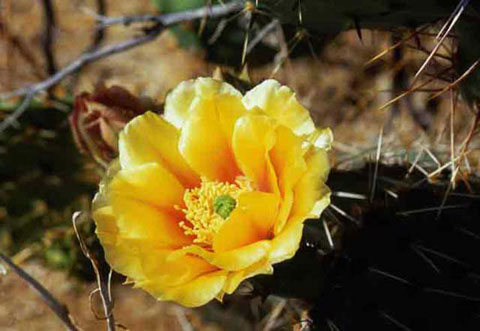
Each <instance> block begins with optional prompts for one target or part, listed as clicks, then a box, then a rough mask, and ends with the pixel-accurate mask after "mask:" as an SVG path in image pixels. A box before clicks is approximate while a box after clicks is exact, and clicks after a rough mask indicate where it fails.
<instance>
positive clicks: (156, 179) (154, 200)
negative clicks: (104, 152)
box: [108, 163, 185, 209]
mask: <svg viewBox="0 0 480 331" xmlns="http://www.w3.org/2000/svg"><path fill="white" fill-rule="evenodd" d="M108 190H109V192H110V194H115V195H121V196H123V197H125V198H130V199H133V200H139V201H143V202H145V203H148V204H152V205H154V206H157V207H159V208H162V207H163V208H164V209H165V208H167V209H172V208H173V206H174V205H182V204H183V193H184V191H185V189H184V187H183V186H182V184H181V183H180V182H179V181H178V179H177V178H176V177H175V176H174V175H173V174H172V173H170V172H169V171H168V170H166V169H165V168H164V167H163V166H161V165H160V164H158V163H146V164H143V165H141V166H137V167H135V168H127V169H123V170H120V171H119V172H118V173H117V174H116V176H115V177H114V178H113V180H112V181H111V182H110V184H109V186H108Z"/></svg>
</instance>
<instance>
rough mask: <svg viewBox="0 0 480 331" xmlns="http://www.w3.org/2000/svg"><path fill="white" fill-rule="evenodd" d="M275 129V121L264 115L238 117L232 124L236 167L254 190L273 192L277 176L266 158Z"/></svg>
mask: <svg viewBox="0 0 480 331" xmlns="http://www.w3.org/2000/svg"><path fill="white" fill-rule="evenodd" d="M275 128H276V123H275V120H273V119H272V118H270V117H268V116H265V115H261V114H248V115H245V116H242V117H241V118H239V119H238V120H237V122H236V123H235V128H234V131H233V151H234V154H235V159H236V160H237V163H238V166H239V167H240V169H241V170H242V172H243V173H244V174H245V175H246V176H247V177H248V178H249V179H251V180H252V181H253V182H254V184H255V185H256V188H257V189H258V190H260V191H264V192H275V193H277V192H278V185H277V177H276V175H275V170H274V169H273V166H272V162H271V160H270V155H269V152H270V150H271V149H272V148H273V146H274V145H275V141H276V135H275Z"/></svg>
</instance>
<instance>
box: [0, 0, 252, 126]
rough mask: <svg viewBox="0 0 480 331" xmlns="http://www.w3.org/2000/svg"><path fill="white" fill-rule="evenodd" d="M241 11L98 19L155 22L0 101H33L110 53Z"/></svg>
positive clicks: (236, 5)
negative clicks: (167, 30)
mask: <svg viewBox="0 0 480 331" xmlns="http://www.w3.org/2000/svg"><path fill="white" fill-rule="evenodd" d="M242 8H243V2H242V1H239V2H231V3H228V4H225V5H215V6H211V7H203V8H200V9H195V10H189V11H184V12H178V13H171V14H164V15H143V16H132V17H117V18H108V17H103V18H101V19H100V22H101V24H103V25H104V26H109V25H113V24H129V23H131V22H154V23H156V24H155V25H154V26H153V27H152V28H150V29H146V30H144V31H145V34H144V35H141V36H137V37H134V38H132V39H129V40H126V41H123V42H120V43H118V44H114V45H110V46H106V47H103V48H100V49H96V50H93V51H91V52H87V53H84V54H83V55H81V56H80V57H79V58H78V59H77V60H75V61H73V62H72V63H70V64H69V65H67V66H66V67H64V68H63V69H61V70H60V71H57V72H56V73H55V74H54V75H52V76H50V77H49V78H47V79H46V80H44V81H41V82H39V83H36V84H33V85H31V86H29V87H25V88H21V89H18V90H15V91H13V92H10V93H4V94H0V99H5V98H11V97H15V96H27V98H28V96H30V98H33V96H35V95H36V94H37V93H39V92H41V91H44V90H47V89H49V88H51V87H52V86H54V85H56V84H57V83H59V82H60V81H61V80H63V79H64V78H65V77H67V76H69V75H71V74H73V73H75V72H77V71H78V70H80V69H81V68H82V67H84V66H85V65H87V64H89V63H91V62H94V61H97V60H100V59H103V58H105V57H108V56H110V55H113V54H117V53H121V52H124V51H126V50H129V49H132V48H134V47H136V46H139V45H142V44H145V43H148V42H150V41H153V40H155V39H156V38H157V37H158V36H159V35H160V33H161V32H162V31H163V30H164V29H165V28H166V27H169V26H172V25H176V24H178V23H181V22H185V21H191V20H195V19H201V18H203V17H205V16H207V17H209V18H215V17H222V16H225V15H228V14H230V13H233V12H236V11H239V10H241V9H242ZM100 17H101V16H100ZM102 20H103V21H102ZM102 22H103V23H102ZM105 22H106V24H105ZM25 104H26V103H25ZM22 105H24V103H22ZM24 107H25V109H20V107H19V108H18V109H16V110H15V111H14V112H13V113H12V114H11V115H10V116H8V117H7V118H6V119H5V120H4V121H3V122H2V123H0V134H1V133H2V132H3V131H4V130H5V129H6V128H7V127H9V126H10V125H11V124H12V123H14V122H15V121H16V119H17V118H19V117H20V115H22V114H23V113H24V112H25V110H26V108H27V107H28V104H26V105H25V106H24Z"/></svg>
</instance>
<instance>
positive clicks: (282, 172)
mask: <svg viewBox="0 0 480 331" xmlns="http://www.w3.org/2000/svg"><path fill="white" fill-rule="evenodd" d="M303 153H304V152H303V150H302V139H301V138H300V137H298V136H296V135H294V134H293V133H292V131H291V130H290V129H288V128H287V127H285V126H279V127H278V128H277V141H276V143H275V146H274V147H273V149H272V150H271V151H270V158H271V160H272V164H273V167H274V168H275V173H276V174H277V177H278V186H279V188H280V193H281V196H282V204H281V208H280V212H279V215H278V219H277V222H275V229H274V233H275V235H276V234H278V233H279V232H280V231H281V230H282V229H283V227H284V226H285V223H286V222H287V219H288V216H289V215H290V211H291V208H292V204H293V200H294V194H293V188H294V186H295V185H296V184H297V182H298V181H299V180H300V178H301V177H302V175H303V174H304V173H305V172H306V170H307V165H306V163H305V160H304V158H303Z"/></svg>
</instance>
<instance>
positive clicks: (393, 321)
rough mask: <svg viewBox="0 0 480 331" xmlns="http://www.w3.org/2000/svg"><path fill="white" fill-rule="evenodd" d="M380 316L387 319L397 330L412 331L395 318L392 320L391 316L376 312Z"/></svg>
mask: <svg viewBox="0 0 480 331" xmlns="http://www.w3.org/2000/svg"><path fill="white" fill-rule="evenodd" d="M378 313H379V314H380V316H381V317H383V318H385V319H387V320H388V321H389V322H391V323H392V324H394V325H395V326H397V327H398V328H400V329H402V330H404V331H412V329H410V328H409V327H407V326H406V325H405V324H403V323H400V322H399V321H398V320H396V319H395V318H393V317H392V316H390V315H388V314H387V313H385V312H383V311H379V312H378Z"/></svg>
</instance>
